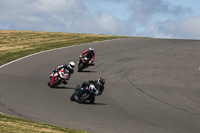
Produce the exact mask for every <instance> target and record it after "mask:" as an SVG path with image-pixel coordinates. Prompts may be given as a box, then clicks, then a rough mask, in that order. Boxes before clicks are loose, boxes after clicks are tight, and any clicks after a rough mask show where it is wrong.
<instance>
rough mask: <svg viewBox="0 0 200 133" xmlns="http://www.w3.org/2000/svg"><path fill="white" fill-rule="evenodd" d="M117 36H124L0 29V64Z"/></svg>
mask: <svg viewBox="0 0 200 133" xmlns="http://www.w3.org/2000/svg"><path fill="white" fill-rule="evenodd" d="M117 38H124V36H109V35H94V34H78V33H57V32H35V31H10V30H0V65H2V64H5V63H6V62H9V61H12V60H14V59H17V58H20V57H23V56H26V55H29V54H32V53H36V52H40V51H44V50H48V49H53V48H58V47H65V46H69V45H77V44H84V43H89V42H97V41H103V40H109V39H117Z"/></svg>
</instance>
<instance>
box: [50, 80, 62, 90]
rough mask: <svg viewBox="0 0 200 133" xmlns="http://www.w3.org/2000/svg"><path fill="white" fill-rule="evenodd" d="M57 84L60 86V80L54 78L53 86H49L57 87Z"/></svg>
mask: <svg viewBox="0 0 200 133" xmlns="http://www.w3.org/2000/svg"><path fill="white" fill-rule="evenodd" d="M58 84H60V80H59V78H57V77H55V78H54V79H53V84H52V85H50V87H51V88H53V87H55V86H56V85H58Z"/></svg>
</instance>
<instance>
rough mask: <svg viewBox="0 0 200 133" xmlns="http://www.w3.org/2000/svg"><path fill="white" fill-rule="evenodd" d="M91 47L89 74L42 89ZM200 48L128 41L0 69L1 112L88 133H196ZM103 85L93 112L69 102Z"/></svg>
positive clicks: (188, 43) (35, 57)
mask: <svg viewBox="0 0 200 133" xmlns="http://www.w3.org/2000/svg"><path fill="white" fill-rule="evenodd" d="M89 47H94V48H95V52H96V58H95V66H93V67H89V68H88V69H85V70H86V71H85V72H77V65H76V67H75V72H74V74H73V75H72V76H71V79H70V80H69V83H68V84H67V85H64V84H63V85H60V86H59V87H57V88H49V87H48V86H47V82H48V80H49V75H50V74H51V72H52V69H53V68H56V67H57V66H58V65H61V64H64V63H67V62H70V61H74V62H76V63H77V61H78V59H79V58H78V57H79V55H80V53H81V52H83V51H84V50H86V49H88V48H89ZM199 66H200V41H198V40H178V39H153V38H128V39H117V40H111V41H104V42H97V43H89V44H85V45H79V46H73V47H68V48H62V49H57V50H53V51H48V52H44V53H40V54H36V55H33V56H29V57H27V58H24V59H21V60H18V61H16V62H13V63H11V64H9V65H6V66H4V67H2V68H0V112H3V113H5V114H9V115H13V116H17V117H21V118H25V119H29V120H34V121H40V122H45V123H49V124H54V125H59V126H65V127H70V128H75V129H81V130H86V131H90V132H95V133H199V132H200V70H199ZM99 77H104V78H105V79H106V83H105V91H104V92H103V94H102V95H101V96H98V97H96V101H95V104H78V103H75V102H71V101H70V96H71V95H72V93H73V92H74V88H75V87H76V85H78V84H81V83H82V82H84V81H86V80H89V79H97V78H99Z"/></svg>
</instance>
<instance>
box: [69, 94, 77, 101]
mask: <svg viewBox="0 0 200 133" xmlns="http://www.w3.org/2000/svg"><path fill="white" fill-rule="evenodd" d="M74 95H75V92H74V93H73V94H72V96H71V97H70V100H71V101H75V100H76V99H75V97H74Z"/></svg>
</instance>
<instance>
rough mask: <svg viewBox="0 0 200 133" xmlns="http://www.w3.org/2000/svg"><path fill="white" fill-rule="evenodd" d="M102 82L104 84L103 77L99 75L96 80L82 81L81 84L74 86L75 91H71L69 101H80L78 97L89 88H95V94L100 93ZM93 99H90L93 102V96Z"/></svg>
mask: <svg viewBox="0 0 200 133" xmlns="http://www.w3.org/2000/svg"><path fill="white" fill-rule="evenodd" d="M104 84H105V79H104V78H102V77H100V78H99V79H98V80H88V81H86V82H83V83H82V85H81V86H79V85H78V86H77V87H76V88H75V92H74V93H73V95H72V96H71V98H70V99H71V101H76V102H78V103H79V102H80V97H81V95H82V94H83V93H84V92H85V91H86V89H89V90H93V89H94V90H95V93H94V94H95V95H96V96H99V95H101V94H102V92H103V91H104ZM93 98H94V99H92V101H91V102H94V100H95V97H93Z"/></svg>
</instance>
